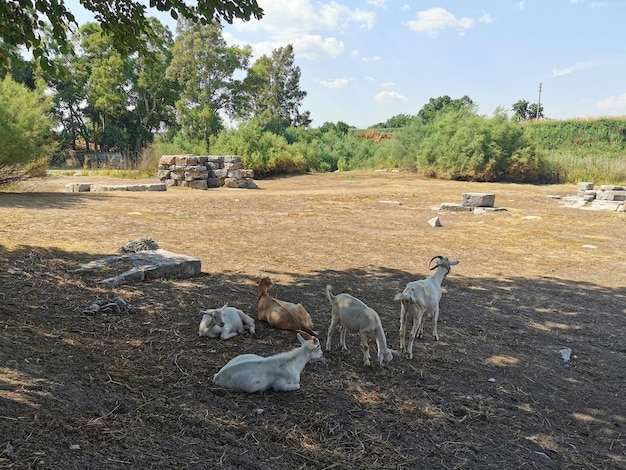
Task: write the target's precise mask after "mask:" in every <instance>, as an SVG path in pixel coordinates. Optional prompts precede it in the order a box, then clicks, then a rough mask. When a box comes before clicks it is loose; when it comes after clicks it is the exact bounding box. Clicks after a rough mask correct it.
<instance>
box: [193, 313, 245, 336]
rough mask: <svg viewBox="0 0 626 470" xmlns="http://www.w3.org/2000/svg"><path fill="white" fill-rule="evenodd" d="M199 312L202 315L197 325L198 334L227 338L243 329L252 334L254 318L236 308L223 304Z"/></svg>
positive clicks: (241, 331)
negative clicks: (219, 306)
mask: <svg viewBox="0 0 626 470" xmlns="http://www.w3.org/2000/svg"><path fill="white" fill-rule="evenodd" d="M201 313H204V316H203V317H202V320H201V321H200V326H199V327H198V336H208V337H209V338H221V339H228V338H232V337H233V336H237V334H239V333H243V332H244V331H249V332H250V333H252V334H254V320H253V319H252V318H251V317H249V316H248V315H246V314H245V313H243V312H242V311H241V310H239V309H238V308H235V307H228V306H227V305H226V304H225V305H224V306H223V307H222V308H214V309H208V310H203V311H202V312H201Z"/></svg>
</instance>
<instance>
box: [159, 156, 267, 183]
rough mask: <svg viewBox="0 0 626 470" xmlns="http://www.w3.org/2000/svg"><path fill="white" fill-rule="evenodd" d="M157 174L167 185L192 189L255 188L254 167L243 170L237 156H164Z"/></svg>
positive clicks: (239, 158)
mask: <svg viewBox="0 0 626 470" xmlns="http://www.w3.org/2000/svg"><path fill="white" fill-rule="evenodd" d="M158 177H159V180H160V181H161V182H162V183H165V184H166V185H168V186H184V187H188V188H192V189H208V188H219V187H222V186H223V187H226V188H243V189H256V188H257V185H256V183H255V182H254V179H253V178H254V170H247V169H245V168H244V167H243V161H242V158H241V157H240V156H238V155H207V156H195V155H163V156H162V157H161V159H160V160H159V173H158Z"/></svg>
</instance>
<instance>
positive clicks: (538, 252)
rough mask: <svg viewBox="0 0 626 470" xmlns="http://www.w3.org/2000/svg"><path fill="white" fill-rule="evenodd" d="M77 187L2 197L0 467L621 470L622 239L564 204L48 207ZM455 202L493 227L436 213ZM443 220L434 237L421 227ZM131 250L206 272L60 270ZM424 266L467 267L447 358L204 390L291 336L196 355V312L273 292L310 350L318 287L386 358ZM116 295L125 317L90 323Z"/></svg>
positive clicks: (179, 197) (520, 191) (467, 216)
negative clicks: (357, 301)
mask: <svg viewBox="0 0 626 470" xmlns="http://www.w3.org/2000/svg"><path fill="white" fill-rule="evenodd" d="M83 180H84V179H81V178H74V177H63V178H56V179H47V180H38V181H31V182H30V183H29V186H25V187H24V191H23V192H13V193H0V220H1V221H2V224H1V226H0V384H1V386H0V403H1V404H2V406H0V452H3V453H2V455H1V456H0V467H6V468H61V467H62V468H68V469H69V468H76V469H78V468H81V469H82V468H107V469H110V468H243V469H283V468H312V469H329V468H383V469H409V468H411V469H413V468H429V469H452V468H457V469H458V468H466V469H476V468H493V469H505V468H511V469H513V468H515V469H517V468H529V469H532V468H541V469H565V468H571V469H574V468H575V469H579V468H580V469H582V468H584V469H595V468H597V469H600V468H602V469H611V468H616V469H617V468H624V467H625V466H626V433H625V432H624V431H625V427H626V413H625V411H624V396H623V386H624V383H625V381H626V347H625V346H624V344H625V343H624V338H625V337H626V315H625V313H626V310H625V305H626V292H625V291H626V289H625V284H626V281H625V279H626V277H625V275H624V270H625V268H626V262H625V256H624V249H625V245H626V242H625V241H624V240H626V237H624V229H625V228H626V221H625V218H624V217H625V216H624V214H618V213H611V212H596V211H581V210H577V209H572V208H565V207H563V206H561V205H560V203H559V200H558V199H554V198H549V197H548V196H549V195H555V194H561V195H572V194H575V192H576V188H575V187H574V186H549V187H548V186H528V185H503V184H477V183H462V182H449V181H436V180H424V179H420V178H418V177H416V176H415V175H412V174H405V173H401V174H398V173H333V174H323V175H302V176H295V177H290V178H280V179H272V180H260V181H258V185H259V187H260V189H258V190H228V189H216V190H210V191H193V190H186V189H175V188H172V189H170V190H168V191H167V192H165V193H148V192H145V193H140V192H135V193H125V192H110V193H94V194H90V193H84V194H83V193H73V194H72V193H67V192H63V191H62V190H63V189H64V188H65V185H66V184H67V183H70V182H77V181H83ZM94 182H101V183H111V184H115V183H116V181H115V180H109V179H102V180H100V181H94ZM469 191H477V192H493V193H495V194H496V204H497V205H499V206H504V207H506V208H507V211H506V212H498V213H487V214H482V215H475V214H472V213H447V212H446V213H438V212H437V211H436V210H433V208H436V207H438V206H439V204H441V203H442V202H457V203H458V202H460V200H461V195H462V193H463V192H469ZM381 201H394V202H395V203H394V204H389V203H387V202H384V203H383V202H381ZM436 215H438V216H439V217H440V219H441V223H442V225H443V226H442V227H431V226H430V225H429V224H428V223H427V221H428V220H429V219H431V218H432V217H433V216H436ZM528 216H536V217H531V218H528ZM140 236H150V237H152V238H153V239H154V240H155V241H156V242H157V243H158V244H159V246H160V247H161V248H164V249H167V250H170V251H174V252H179V253H183V254H187V255H191V256H195V257H197V258H199V259H201V260H202V264H203V273H202V275H200V276H198V277H195V278H191V279H162V280H157V281H150V282H145V283H140V284H133V285H126V286H122V287H118V288H109V287H104V286H102V285H99V284H97V281H98V279H100V278H106V277H110V276H111V275H112V274H114V272H113V271H114V270H115V268H113V267H111V268H107V269H110V270H111V271H110V272H106V273H101V274H102V276H101V277H100V276H99V275H98V274H89V275H85V276H78V275H76V274H74V273H70V272H69V271H70V270H71V269H75V268H76V267H78V266H80V265H81V264H83V263H86V262H89V261H92V260H95V259H97V258H100V257H102V256H103V255H109V254H113V253H115V251H116V250H117V248H118V247H120V246H122V245H124V244H125V243H127V242H129V241H131V240H134V239H136V238H138V237H140ZM590 246H592V247H593V248H591V247H590ZM434 255H445V256H449V257H451V258H453V259H458V260H460V264H459V265H458V266H454V267H453V269H452V273H451V274H450V276H449V277H448V278H447V279H446V280H445V281H444V294H443V298H442V301H441V316H440V320H439V334H440V336H441V341H439V342H437V343H434V342H432V341H431V340H430V329H429V325H427V328H426V337H425V338H424V339H421V340H418V341H416V343H415V348H414V354H415V357H414V359H413V360H411V361H409V360H407V359H404V358H396V359H394V360H393V361H392V362H391V364H390V365H389V367H386V368H380V367H378V366H377V365H375V366H374V367H371V368H368V367H365V366H363V365H362V355H361V353H360V351H359V346H358V340H357V338H356V336H355V335H349V336H348V345H349V347H350V348H351V350H350V352H349V353H342V352H340V351H339V350H338V348H337V347H334V348H333V351H332V352H330V353H327V354H326V359H327V362H326V363H315V364H309V365H307V366H306V368H305V369H304V371H303V374H302V380H301V386H302V388H301V389H300V390H299V391H297V392H293V393H274V392H269V393H264V394H254V395H247V394H239V393H234V392H231V391H228V390H223V389H220V388H217V387H215V386H214V385H213V384H212V382H211V377H212V376H213V374H214V373H215V372H216V371H217V370H218V369H219V368H220V367H221V366H222V365H223V364H225V363H226V362H227V361H228V360H229V359H230V358H232V357H234V356H235V355H237V354H240V353H244V352H255V353H257V354H262V355H267V354H272V353H275V352H279V351H284V350H287V349H291V348H294V347H296V346H297V340H296V337H295V334H294V333H291V332H285V331H279V330H275V329H273V328H271V327H269V326H268V325H267V324H265V323H258V324H257V334H256V335H255V336H250V335H247V334H246V335H239V336H237V337H235V338H232V339H230V340H227V341H220V340H213V339H209V338H206V337H198V336H197V328H198V323H199V321H200V319H201V314H200V310H201V309H205V308H216V307H220V306H222V305H223V304H224V303H228V304H229V305H232V306H234V307H237V308H240V309H242V310H243V311H245V312H246V313H248V314H250V315H252V316H253V317H256V305H255V298H256V284H257V281H258V279H259V278H260V276H262V275H269V276H270V277H271V278H272V280H273V282H274V284H275V285H276V288H275V289H274V291H273V293H274V295H276V297H278V298H281V299H284V300H289V301H295V302H302V303H303V304H304V306H305V308H306V309H307V310H308V311H309V313H310V314H311V316H312V318H313V321H314V326H315V329H316V330H318V331H320V332H321V338H322V342H324V340H325V338H326V329H327V328H328V324H329V322H330V306H329V304H328V301H327V299H326V296H325V286H326V285H327V284H332V285H333V288H334V291H335V292H336V293H339V292H349V293H351V294H352V295H354V296H356V297H359V298H361V299H362V300H363V301H365V302H366V303H367V304H368V305H370V306H371V307H373V308H374V309H376V310H377V312H378V313H379V314H380V316H381V319H382V321H383V325H384V327H385V330H386V332H387V338H388V342H389V344H390V346H391V347H395V348H397V347H398V328H399V310H400V309H399V304H398V305H396V304H397V302H394V301H393V297H394V295H395V294H396V293H398V292H400V291H401V290H402V288H403V287H404V285H405V284H406V283H407V282H408V281H411V280H415V279H418V278H421V277H424V276H426V275H428V274H429V272H428V267H427V265H428V260H429V259H430V258H431V257H432V256H434ZM116 296H121V297H123V298H124V299H126V300H128V301H129V302H130V303H131V304H132V305H133V307H134V310H133V312H132V313H129V314H124V315H119V314H95V315H87V314H84V313H83V310H84V309H85V308H86V307H87V306H89V305H90V304H92V303H93V302H94V301H97V300H101V299H107V298H112V297H116ZM563 347H569V348H571V349H572V358H571V360H570V361H569V362H564V361H563V359H562V357H561V355H560V353H559V350H560V349H561V348H563Z"/></svg>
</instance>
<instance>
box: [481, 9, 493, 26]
mask: <svg viewBox="0 0 626 470" xmlns="http://www.w3.org/2000/svg"><path fill="white" fill-rule="evenodd" d="M478 22H479V23H484V24H491V23H493V18H492V17H491V15H490V14H489V13H487V12H486V11H483V12H482V14H481V15H480V16H479V17H478Z"/></svg>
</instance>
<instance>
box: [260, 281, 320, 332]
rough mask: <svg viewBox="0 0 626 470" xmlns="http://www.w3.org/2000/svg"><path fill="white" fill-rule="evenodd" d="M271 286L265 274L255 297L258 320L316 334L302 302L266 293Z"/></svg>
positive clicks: (283, 328) (286, 328)
mask: <svg viewBox="0 0 626 470" xmlns="http://www.w3.org/2000/svg"><path fill="white" fill-rule="evenodd" d="M273 287H274V284H273V283H272V281H271V280H270V278H269V277H267V276H265V277H263V278H261V280H260V281H259V287H258V291H259V297H258V299H257V303H258V312H259V320H261V321H266V322H267V323H269V324H270V325H272V326H273V327H276V328H280V329H281V330H291V331H304V332H306V333H308V334H310V335H313V336H317V332H315V331H313V321H312V320H311V316H310V315H309V312H307V311H306V309H305V308H304V307H303V306H302V304H294V303H291V302H284V301H282V300H278V299H275V298H274V297H272V296H270V295H269V294H268V292H269V291H270V290H271V289H272V288H273Z"/></svg>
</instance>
